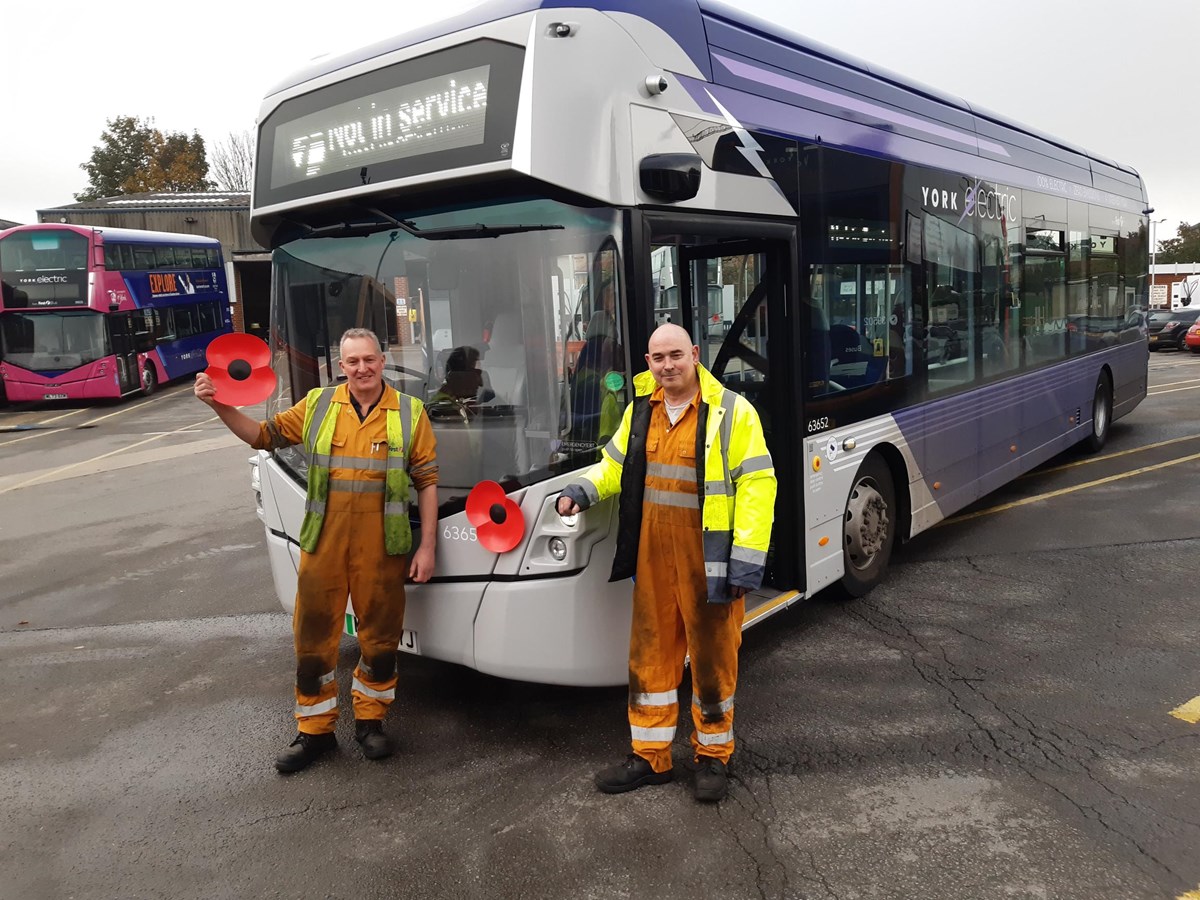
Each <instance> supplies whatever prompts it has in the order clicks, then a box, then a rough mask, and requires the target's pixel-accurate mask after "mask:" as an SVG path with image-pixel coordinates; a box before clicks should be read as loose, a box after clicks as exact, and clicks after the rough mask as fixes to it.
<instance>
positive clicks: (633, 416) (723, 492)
mask: <svg viewBox="0 0 1200 900" xmlns="http://www.w3.org/2000/svg"><path fill="white" fill-rule="evenodd" d="M697 374H698V376H699V380H700V412H699V415H698V417H697V434H696V445H697V454H696V458H697V471H696V481H697V489H698V494H699V497H698V499H697V502H698V503H699V505H700V518H701V529H702V530H701V540H702V541H703V544H704V562H705V574H706V577H707V586H708V601H709V602H710V603H728V602H729V600H730V599H731V597H730V593H729V586H730V585H737V586H738V587H743V588H747V589H749V590H754V589H756V588H758V587H759V586H760V585H761V584H762V579H763V575H764V573H765V570H766V561H767V549H768V547H769V545H770V541H771V526H772V525H773V523H774V519H775V491H776V479H775V466H774V463H773V462H772V460H771V454H770V452H769V451H768V450H767V445H766V442H765V440H764V438H763V431H762V424H761V423H760V422H759V418H758V413H757V411H756V410H755V409H754V406H753V405H751V403H750V401H749V400H747V399H746V398H745V397H743V396H741V395H740V394H736V393H734V392H733V391H730V390H727V389H726V388H725V387H724V386H723V385H722V384H721V382H719V381H718V380H717V379H716V378H715V377H713V375H712V374H711V373H710V372H709V371H708V370H707V369H706V368H704V366H698V367H697ZM633 386H634V393H635V399H634V401H633V403H631V404H629V406H627V407H626V408H625V413H624V416H623V417H622V420H621V425H620V427H619V428H618V429H617V432H616V434H614V435H613V437H612V440H610V441H609V442H608V444H607V446H605V448H604V451H603V453H602V454H601V460H600V462H599V463H597V464H596V465H595V466H593V467H592V468H590V469H588V470H587V471H586V472H584V473H583V474H582V477H581V479H580V481H578V482H574V483H572V484H570V485H568V486H567V487H566V488H565V489H564V490H563V494H564V495H565V496H568V497H570V498H571V499H573V500H575V502H576V503H578V504H579V506H580V507H581V508H583V509H586V508H588V507H589V506H591V505H593V504H595V503H598V502H599V501H601V500H603V499H604V498H606V497H611V496H612V495H614V494H617V493H620V494H621V503H620V509H619V525H618V528H617V552H616V554H615V556H614V558H613V571H612V580H613V581H616V580H618V579H620V578H628V577H629V576H630V575H632V574H634V571H635V569H636V567H637V559H638V547H637V544H638V538H639V535H640V532H641V515H642V495H643V490H644V487H645V484H644V478H645V472H646V427H647V425H648V424H649V421H650V403H649V399H650V394H651V392H652V391H653V390H654V386H655V382H654V376H653V375H652V374H651V373H649V372H642V373H640V374H638V375H636V376H635V377H634V379H633ZM635 420H636V422H635ZM735 499H736V503H735Z"/></svg>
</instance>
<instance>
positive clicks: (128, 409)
mask: <svg viewBox="0 0 1200 900" xmlns="http://www.w3.org/2000/svg"><path fill="white" fill-rule="evenodd" d="M187 387H190V384H184V385H180V386H179V387H178V388H176V389H174V390H168V391H163V392H162V393H160V394H159V395H158V396H156V397H150V398H148V399H145V400H142V401H141V402H139V403H134V404H131V405H129V406H122V407H121V408H120V409H118V410H116V411H115V412H110V413H106V414H105V415H103V416H99V417H97V418H95V419H88V420H87V421H85V422H83V423H81V424H79V425H74V426H66V427H74V428H84V427H87V426H90V425H95V424H96V423H97V422H103V421H104V420H105V419H111V418H112V417H113V416H119V415H123V414H124V413H127V412H133V411H134V410H135V409H141V408H142V407H143V406H148V405H149V404H151V403H157V402H158V401H159V400H166V399H167V398H168V397H174V396H175V395H176V394H180V393H182V392H183V390H184V388H187ZM92 409H94V407H85V408H82V409H73V410H71V411H70V412H66V413H63V414H62V415H61V416H54V417H52V418H49V419H43V420H42V421H41V422H35V423H34V427H37V426H41V425H49V424H50V423H51V422H57V421H58V420H59V419H65V418H66V417H67V416H73V415H75V414H76V413H81V412H89V411H91V410H92ZM63 430H64V428H54V429H51V430H49V431H39V432H37V434H29V435H26V436H25V437H20V438H16V439H15V440H11V441H4V442H3V443H0V447H4V446H7V445H8V444H15V443H16V442H17V441H23V440H26V439H27V438H31V437H37V436H39V435H43V434H54V433H56V432H59V431H63Z"/></svg>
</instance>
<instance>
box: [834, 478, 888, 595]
mask: <svg viewBox="0 0 1200 900" xmlns="http://www.w3.org/2000/svg"><path fill="white" fill-rule="evenodd" d="M896 513H897V508H896V489H895V487H894V485H893V484H892V472H891V470H890V469H889V468H888V467H887V463H885V462H884V461H883V458H882V457H880V456H876V455H870V456H868V457H867V458H866V459H864V460H863V463H862V465H861V466H860V467H859V469H858V474H857V475H855V477H854V486H853V487H852V488H850V495H849V496H848V497H847V498H846V511H845V515H844V516H843V519H842V562H843V566H844V569H845V574H843V575H842V580H841V588H842V590H843V591H844V592H845V593H846V594H848V595H849V596H850V597H862V596H864V595H865V594H866V593H867V592H869V591H870V590H871V589H872V588H873V587H875V585H877V584H879V582H881V581H882V580H883V576H884V573H885V572H886V571H887V565H888V560H890V559H891V556H892V545H893V544H894V543H895V540H896V525H897V516H896Z"/></svg>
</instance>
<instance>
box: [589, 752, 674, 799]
mask: <svg viewBox="0 0 1200 900" xmlns="http://www.w3.org/2000/svg"><path fill="white" fill-rule="evenodd" d="M674 777H675V775H674V773H673V772H672V771H671V770H670V769H667V771H665V772H655V771H654V769H653V768H652V767H651V765H650V763H649V762H647V761H646V760H644V759H642V758H641V757H640V756H638V755H637V754H636V753H630V754H629V758H628V759H626V760H625V762H623V763H621V764H620V765H617V766H609V767H608V768H607V769H601V770H600V771H599V772H597V773H596V787H598V788H599V789H600V790H601V792H602V793H605V794H623V793H625V792H626V791H633V790H636V789H637V788H640V787H641V786H642V785H644V784H666V783H667V782H668V781H670V780H671V779H672V778H674Z"/></svg>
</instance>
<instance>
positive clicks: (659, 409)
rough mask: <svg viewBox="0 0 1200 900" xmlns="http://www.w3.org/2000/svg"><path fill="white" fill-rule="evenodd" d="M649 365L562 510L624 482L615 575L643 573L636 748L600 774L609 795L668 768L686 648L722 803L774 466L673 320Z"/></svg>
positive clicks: (634, 703) (710, 794) (634, 693)
mask: <svg viewBox="0 0 1200 900" xmlns="http://www.w3.org/2000/svg"><path fill="white" fill-rule="evenodd" d="M649 351H650V352H649V353H647V354H646V362H647V364H648V365H649V367H650V371H649V372H643V373H641V374H640V375H638V376H637V377H635V378H634V393H635V399H634V401H633V403H631V404H630V405H629V406H628V407H627V408H626V410H625V415H624V417H623V419H622V421H621V425H620V427H619V428H618V429H617V432H616V434H615V435H613V438H612V440H611V441H609V443H608V445H607V446H606V447H605V448H604V452H603V457H602V459H601V461H600V462H599V463H598V464H596V465H595V466H593V467H592V468H591V469H589V470H588V471H587V472H585V473H584V474H583V477H582V480H581V481H579V482H575V483H572V484H569V485H567V487H566V488H565V489H564V490H563V492H562V495H561V496H560V497H559V498H558V501H557V507H556V508H557V510H558V513H559V514H560V515H576V514H578V513H579V512H580V511H581V510H583V509H587V508H588V507H589V506H591V505H593V504H595V503H597V502H599V501H600V500H603V499H604V498H605V497H609V496H611V495H613V494H616V493H618V492H620V494H621V505H620V513H619V524H618V530H617V551H616V555H615V557H614V561H613V574H612V580H613V581H616V580H618V579H620V578H627V577H629V576H630V575H633V574H635V573H636V576H637V577H636V579H635V583H634V589H633V628H632V632H631V634H630V641H629V726H630V733H631V738H632V749H633V753H632V754H630V755H629V757H628V759H626V761H625V762H624V763H622V764H620V765H616V766H612V767H610V768H606V769H603V770H601V771H600V772H598V773H597V774H596V786H597V787H598V788H599V789H600V790H601V791H603V792H605V793H609V794H617V793H623V792H625V791H631V790H634V789H635V788H639V787H642V786H643V785H647V784H663V783H665V782H667V781H670V780H671V778H672V777H673V776H672V771H673V769H672V761H671V743H672V741H673V740H674V737H675V724H676V721H677V719H678V717H679V697H678V687H679V683H680V681H681V680H682V678H683V663H684V658H685V656H686V657H690V658H691V666H692V721H693V726H694V730H693V732H692V741H691V742H692V752H693V755H694V756H695V761H696V763H697V764H698V769H697V773H696V781H695V796H696V799H698V800H720V799H722V798H723V797H724V796H725V795H726V793H727V791H728V775H727V771H726V769H727V766H728V763H729V760H730V757H731V756H732V755H733V748H734V741H733V703H734V692H735V688H736V686H737V662H738V648H739V647H740V646H741V635H742V619H743V616H744V614H745V601H744V599H743V597H744V595H745V593H746V591H747V590H754V589H755V588H757V587H759V586H760V585H761V583H762V578H763V573H764V571H765V568H766V556H767V547H768V546H769V543H770V537H771V525H772V522H773V521H774V510H775V486H776V483H775V469H774V467H773V464H772V462H771V455H770V453H769V452H768V451H767V447H766V441H765V439H764V437H763V431H762V425H761V423H760V422H759V418H758V414H757V412H755V409H754V407H753V406H752V405H751V404H750V402H749V401H748V400H746V399H745V398H744V397H742V396H740V395H738V394H735V393H734V392H732V391H728V390H726V389H725V388H724V387H723V386H722V385H721V383H720V382H719V381H717V379H716V378H714V377H713V376H712V375H711V374H710V373H709V372H708V370H707V369H705V368H704V367H703V366H702V365H700V348H699V347H696V346H695V345H693V344H692V342H691V338H690V337H689V336H688V333H687V332H686V331H684V330H683V329H682V328H680V327H679V326H678V325H670V324H667V325H663V326H660V327H659V328H658V329H657V330H656V331H655V332H654V334H653V335H652V336H651V338H650V344H649Z"/></svg>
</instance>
